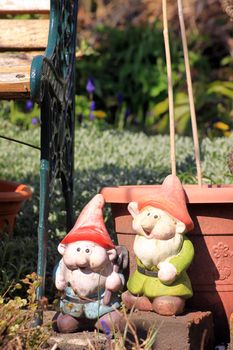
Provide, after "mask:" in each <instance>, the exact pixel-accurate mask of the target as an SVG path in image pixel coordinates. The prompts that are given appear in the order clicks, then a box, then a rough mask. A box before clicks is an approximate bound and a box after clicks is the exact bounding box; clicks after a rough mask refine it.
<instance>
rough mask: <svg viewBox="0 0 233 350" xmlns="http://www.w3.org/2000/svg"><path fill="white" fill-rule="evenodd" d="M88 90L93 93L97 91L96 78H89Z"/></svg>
mask: <svg viewBox="0 0 233 350" xmlns="http://www.w3.org/2000/svg"><path fill="white" fill-rule="evenodd" d="M86 90H87V92H88V93H89V94H93V92H94V91H95V84H94V80H93V79H92V78H89V79H88V81H87V85H86Z"/></svg>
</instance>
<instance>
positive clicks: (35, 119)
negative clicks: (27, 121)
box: [32, 117, 39, 125]
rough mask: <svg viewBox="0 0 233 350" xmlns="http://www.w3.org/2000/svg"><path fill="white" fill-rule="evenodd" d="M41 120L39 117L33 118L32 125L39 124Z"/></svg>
mask: <svg viewBox="0 0 233 350" xmlns="http://www.w3.org/2000/svg"><path fill="white" fill-rule="evenodd" d="M38 122H39V120H38V118H37V117H34V118H32V125H36V124H38Z"/></svg>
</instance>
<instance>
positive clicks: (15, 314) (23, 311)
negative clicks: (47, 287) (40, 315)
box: [0, 273, 51, 350]
mask: <svg viewBox="0 0 233 350" xmlns="http://www.w3.org/2000/svg"><path fill="white" fill-rule="evenodd" d="M22 284H24V285H26V286H27V297H26V298H21V297H19V296H16V297H14V298H13V299H12V298H9V297H8V292H9V291H10V290H11V292H12V291H15V290H19V289H21V288H22ZM39 285H40V280H39V279H38V278H37V276H36V274H35V273H31V274H30V275H27V276H26V278H24V279H23V280H21V283H17V284H15V285H11V286H10V288H9V289H8V290H7V291H6V292H5V293H4V294H3V295H2V296H0V347H1V349H2V350H36V349H38V350H39V349H41V348H42V346H43V345H44V344H45V343H46V341H47V339H48V338H49V336H50V329H51V325H43V326H37V327H35V328H33V327H32V323H33V321H34V317H35V312H36V309H37V304H36V302H35V301H36V289H37V288H38V287H39Z"/></svg>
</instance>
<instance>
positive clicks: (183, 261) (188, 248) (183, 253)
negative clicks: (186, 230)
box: [168, 236, 194, 276]
mask: <svg viewBox="0 0 233 350" xmlns="http://www.w3.org/2000/svg"><path fill="white" fill-rule="evenodd" d="M193 257H194V247H193V244H192V242H191V241H190V240H189V239H188V238H187V237H185V236H184V242H183V245H182V248H181V250H180V252H179V253H178V254H177V255H176V256H173V257H172V258H170V259H169V260H168V261H169V263H170V264H172V265H173V266H174V267H175V268H176V271H177V276H179V274H180V273H181V272H183V271H185V270H187V268H188V267H189V265H190V264H191V262H192V260H193Z"/></svg>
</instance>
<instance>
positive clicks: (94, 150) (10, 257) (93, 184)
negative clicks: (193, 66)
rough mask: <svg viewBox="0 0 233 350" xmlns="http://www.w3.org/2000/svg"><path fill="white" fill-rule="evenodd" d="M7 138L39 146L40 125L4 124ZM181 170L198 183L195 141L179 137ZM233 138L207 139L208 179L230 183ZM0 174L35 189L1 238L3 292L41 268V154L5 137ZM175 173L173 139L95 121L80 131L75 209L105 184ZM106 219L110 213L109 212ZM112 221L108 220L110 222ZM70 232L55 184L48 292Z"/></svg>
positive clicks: (205, 167) (140, 181) (203, 145)
mask: <svg viewBox="0 0 233 350" xmlns="http://www.w3.org/2000/svg"><path fill="white" fill-rule="evenodd" d="M2 128H3V129H4V130H6V132H5V134H6V135H7V136H10V137H13V138H17V139H21V140H23V141H25V142H28V143H32V144H34V145H39V144H40V142H39V132H40V131H39V128H35V129H31V130H30V131H21V130H20V129H18V128H17V127H15V126H13V125H10V124H8V123H7V122H5V121H4V122H3V123H2ZM176 145H177V171H178V175H179V176H180V178H181V179H182V181H184V182H185V183H193V182H195V181H196V177H195V162H194V155H193V144H192V140H191V139H190V138H188V137H178V138H177V141H176ZM231 147H232V138H216V139H214V140H209V139H204V140H203V141H202V143H201V154H202V169H203V176H204V180H205V182H208V183H231V182H233V181H232V175H231V174H230V172H229V169H228V167H227V157H228V153H229V151H230V150H231ZM0 149H1V156H0V174H1V178H2V179H11V180H15V181H22V182H24V183H26V184H28V185H30V186H31V187H32V189H33V197H32V200H31V201H28V202H26V203H25V204H24V206H23V208H22V210H21V212H20V214H19V216H18V218H17V223H16V227H15V231H14V235H13V239H12V240H8V239H3V240H1V241H0V291H1V290H2V289H5V288H6V286H7V285H8V284H9V283H10V282H11V281H12V280H13V279H16V280H17V279H18V278H19V277H22V276H24V275H26V274H28V273H31V272H32V271H33V270H36V256H37V224H38V215H39V210H38V205H39V162H40V152H39V151H37V150H35V149H32V148H28V147H26V146H22V145H19V144H15V143H12V142H9V141H6V140H2V139H0ZM169 172H170V165H169V137H168V136H160V135H158V136H146V135H145V134H143V133H132V132H129V131H123V132H118V131H116V130H109V129H108V130H105V131H99V130H98V129H97V128H96V127H94V126H92V125H91V124H90V125H89V126H86V127H82V128H79V129H77V130H76V133H75V177H74V188H75V196H74V208H75V212H76V215H78V213H79V212H80V210H81V208H82V207H83V205H84V204H85V203H86V202H87V201H88V200H89V199H90V198H91V197H92V196H93V195H95V194H96V193H97V192H98V191H99V190H100V189H101V188H102V187H104V186H115V185H126V184H153V183H161V182H162V180H163V179H164V177H165V176H166V175H168V174H169ZM106 216H107V219H108V218H109V211H106ZM107 221H108V220H107ZM64 234H65V211H64V203H63V197H62V193H61V190H60V187H59V186H56V188H55V190H54V194H53V197H52V200H51V212H50V217H49V247H48V249H49V252H48V268H47V270H48V281H49V283H47V293H48V294H49V295H52V294H53V292H54V289H53V283H52V281H51V275H52V269H53V266H54V265H55V262H56V261H57V259H58V258H59V257H58V253H57V249H56V247H57V244H58V242H59V240H60V238H61V237H62V236H63V235H64Z"/></svg>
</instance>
